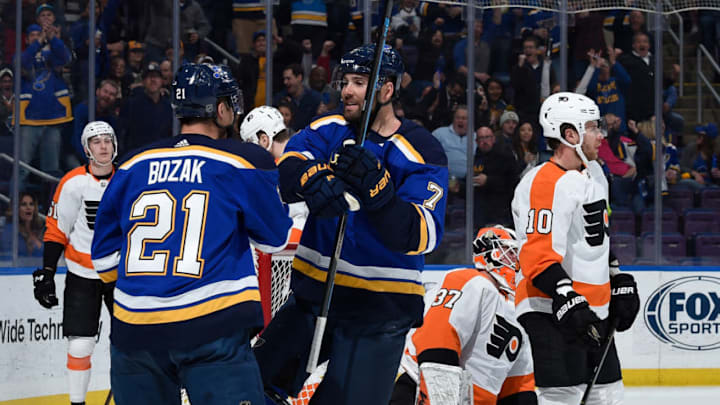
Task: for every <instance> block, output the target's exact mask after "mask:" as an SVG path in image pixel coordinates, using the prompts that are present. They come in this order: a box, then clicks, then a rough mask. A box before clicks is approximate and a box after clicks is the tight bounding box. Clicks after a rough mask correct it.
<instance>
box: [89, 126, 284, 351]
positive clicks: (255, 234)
mask: <svg viewBox="0 0 720 405" xmlns="http://www.w3.org/2000/svg"><path fill="white" fill-rule="evenodd" d="M148 148H149V149H147V150H145V151H142V152H141V153H137V154H135V155H134V156H133V157H132V158H130V159H129V160H127V161H126V162H125V163H123V164H121V165H120V167H119V168H118V171H117V173H115V176H114V177H113V181H112V182H110V186H109V187H108V190H107V192H106V193H105V195H104V198H103V200H102V201H101V203H100V209H99V211H98V220H97V226H96V231H95V237H94V240H93V247H92V258H93V264H95V267H96V270H97V272H98V274H99V275H100V278H101V279H102V280H103V281H105V282H110V281H113V280H114V279H117V284H116V286H115V294H114V299H115V305H114V307H113V308H114V312H113V323H112V331H111V336H110V338H111V340H112V342H113V344H115V345H125V346H127V347H137V348H153V347H176V348H188V347H194V346H196V345H197V344H201V343H203V342H208V341H211V340H214V339H215V338H217V337H219V336H227V335H228V334H231V333H235V332H237V331H239V330H242V329H248V328H253V327H259V326H262V324H263V318H262V311H261V308H260V294H259V291H258V281H257V276H256V275H255V268H254V266H253V259H252V250H251V249H250V243H252V244H253V245H254V246H255V247H257V248H258V249H260V250H262V251H265V252H267V253H273V252H276V251H279V250H282V249H283V248H284V247H285V245H286V244H287V242H288V239H289V237H290V226H291V225H292V221H291V220H290V218H288V216H287V208H286V207H284V206H283V205H282V203H281V202H280V198H279V196H278V194H277V187H278V180H277V179H278V174H277V168H276V166H275V163H274V162H273V160H272V156H271V155H270V154H269V153H268V152H267V151H265V150H263V149H262V148H260V147H259V146H257V145H254V144H250V143H239V142H236V141H233V140H212V139H210V138H208V137H206V136H202V135H189V134H183V135H180V136H178V137H175V138H170V139H166V140H163V141H158V142H157V143H155V144H153V145H151V146H149V147H148ZM138 336H142V339H140V338H138Z"/></svg>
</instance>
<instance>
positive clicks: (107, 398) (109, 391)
mask: <svg viewBox="0 0 720 405" xmlns="http://www.w3.org/2000/svg"><path fill="white" fill-rule="evenodd" d="M112 397H113V394H112V388H110V389H109V390H108V394H107V397H106V398H105V405H110V400H111V399H112Z"/></svg>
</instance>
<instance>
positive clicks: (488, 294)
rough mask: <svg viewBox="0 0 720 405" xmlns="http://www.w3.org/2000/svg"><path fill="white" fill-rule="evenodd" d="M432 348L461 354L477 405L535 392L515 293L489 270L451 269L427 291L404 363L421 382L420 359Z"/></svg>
mask: <svg viewBox="0 0 720 405" xmlns="http://www.w3.org/2000/svg"><path fill="white" fill-rule="evenodd" d="M430 351H433V352H435V353H445V354H449V356H450V357H452V356H454V355H457V360H458V361H459V366H460V367H461V368H463V369H464V370H465V372H468V373H469V374H470V376H471V381H472V391H473V404H475V405H481V404H482V405H485V404H495V403H497V402H498V401H499V400H502V399H503V398H506V397H509V396H512V395H517V394H522V393H524V392H528V393H530V392H532V393H533V394H532V398H534V388H535V379H534V374H533V362H532V356H531V351H530V342H529V340H528V337H527V335H526V334H525V331H524V330H523V328H522V327H521V326H520V324H519V323H518V322H517V319H516V317H515V306H514V302H513V299H512V295H511V294H507V293H505V292H503V291H501V290H499V289H498V288H497V286H496V283H495V281H494V280H493V279H492V277H491V276H490V275H489V274H488V273H487V272H486V271H482V270H480V271H479V270H476V269H457V270H452V271H450V272H448V273H447V274H446V275H445V277H444V278H443V280H442V283H441V284H440V288H439V289H437V290H433V291H431V292H429V293H428V295H427V296H426V304H425V317H424V321H423V325H422V326H421V327H420V328H418V329H416V330H414V331H411V333H410V334H409V335H408V339H407V347H406V351H405V354H404V355H403V359H402V363H401V365H402V368H403V369H404V371H405V372H406V373H407V374H408V375H409V376H410V377H411V378H412V379H413V380H415V382H416V383H418V381H420V375H419V368H418V362H417V361H418V359H420V360H421V361H423V354H424V353H430ZM433 357H434V360H433V361H437V355H435V356H433ZM419 396H420V397H422V396H423V393H422V386H421V389H420V393H419ZM418 400H419V401H420V402H419V403H425V402H422V398H418ZM519 403H521V402H519Z"/></svg>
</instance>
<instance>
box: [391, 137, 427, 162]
mask: <svg viewBox="0 0 720 405" xmlns="http://www.w3.org/2000/svg"><path fill="white" fill-rule="evenodd" d="M390 142H392V143H393V144H394V145H395V146H396V147H397V148H398V150H400V152H402V154H403V155H405V158H406V159H407V160H409V161H411V162H413V163H418V164H421V165H424V164H425V159H423V157H422V155H421V154H420V153H418V151H417V150H416V149H415V148H414V147H413V146H412V144H411V143H410V142H408V140H407V139H405V137H404V136H402V135H400V134H395V135H393V136H392V137H391V138H390Z"/></svg>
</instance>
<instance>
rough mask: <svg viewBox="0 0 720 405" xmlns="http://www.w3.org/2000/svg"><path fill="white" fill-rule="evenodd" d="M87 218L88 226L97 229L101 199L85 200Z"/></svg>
mask: <svg viewBox="0 0 720 405" xmlns="http://www.w3.org/2000/svg"><path fill="white" fill-rule="evenodd" d="M84 202H85V219H87V224H88V228H90V230H91V231H92V230H94V229H95V217H96V216H97V211H98V207H99V206H100V201H89V200H85V201H84Z"/></svg>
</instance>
